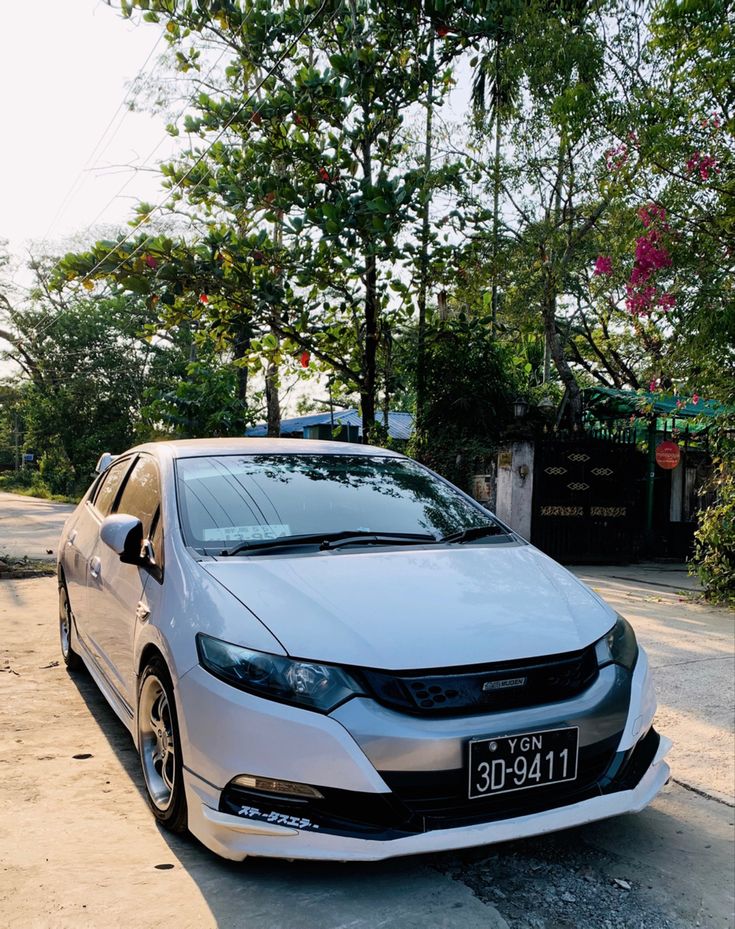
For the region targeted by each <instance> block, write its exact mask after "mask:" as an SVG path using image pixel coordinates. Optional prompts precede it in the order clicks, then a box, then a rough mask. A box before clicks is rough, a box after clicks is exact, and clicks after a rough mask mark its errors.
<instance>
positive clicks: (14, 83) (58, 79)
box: [0, 0, 172, 256]
mask: <svg viewBox="0 0 735 929" xmlns="http://www.w3.org/2000/svg"><path fill="white" fill-rule="evenodd" d="M0 22H1V27H0V28H1V29H2V32H1V33H0V35H1V38H0V87H1V88H2V91H1V92H0V118H1V119H2V126H3V128H4V130H5V131H4V133H3V135H4V140H3V141H4V144H3V146H2V148H1V149H0V169H1V171H0V177H2V178H3V188H4V189H3V191H2V196H1V197H0V240H3V239H5V240H8V241H9V248H10V250H11V252H12V253H14V254H16V255H19V256H22V255H23V254H24V252H25V250H26V248H27V247H28V245H29V244H30V243H35V245H36V247H38V246H39V245H40V244H41V243H42V242H44V241H47V242H48V243H49V244H50V245H51V246H52V247H53V245H54V243H59V242H60V241H62V240H63V239H64V238H65V237H67V236H69V235H71V234H76V233H79V232H81V231H83V230H85V229H87V228H88V226H89V225H90V223H92V222H93V221H94V220H95V218H96V217H97V216H98V214H99V213H100V211H102V215H101V216H100V217H99V219H98V220H97V222H98V223H123V222H125V221H126V220H127V219H129V218H130V215H131V212H132V206H133V204H134V202H135V201H136V200H138V199H141V198H143V199H152V200H155V199H158V197H159V196H160V194H159V190H160V188H159V186H158V181H157V179H156V176H155V175H154V174H151V173H147V172H137V173H135V172H131V171H129V170H128V171H121V170H120V169H118V168H115V167H113V166H115V165H127V164H130V163H137V164H140V163H142V162H143V161H144V159H145V158H146V156H147V155H148V154H149V153H150V152H151V150H152V149H153V148H154V147H155V146H156V145H157V143H159V142H162V145H161V147H160V148H159V149H158V151H157V152H156V156H155V160H158V159H160V158H161V157H164V156H165V155H166V154H167V153H168V152H170V151H171V146H172V142H171V141H170V140H168V139H166V138H165V132H164V128H163V124H164V120H163V118H162V117H161V116H154V115H150V114H148V113H140V112H129V111H128V109H127V107H126V106H125V105H123V106H122V107H121V104H124V101H125V100H126V98H129V88H128V84H129V82H130V81H131V80H132V79H134V78H135V77H136V75H137V74H138V72H139V70H140V68H141V66H142V65H143V64H144V63H145V62H146V59H147V58H148V56H149V54H150V52H151V50H152V49H154V46H155V49H154V51H153V55H152V57H151V58H150V60H149V65H148V67H150V65H152V64H154V63H155V61H156V59H157V57H158V55H159V54H160V53H161V52H163V51H164V50H165V48H166V44H165V42H164V41H163V39H162V38H161V30H160V27H159V26H158V25H155V24H150V23H144V24H141V25H137V26H136V25H134V24H132V23H131V22H130V21H127V20H125V19H123V18H122V17H121V15H120V13H119V12H118V11H117V10H116V9H113V8H111V7H110V6H108V5H107V3H104V2H102V0H63V2H62V0H33V3H32V4H29V3H18V2H15V3H10V2H5V3H3V4H2V19H1V21H0ZM156 43H158V44H156ZM111 121H112V122H111ZM162 140H163V141H162ZM126 181H129V184H128V186H127V187H126V189H125V190H124V191H122V193H119V191H120V188H121V187H122V185H123V184H124V183H125V182H126ZM110 201H112V202H110Z"/></svg>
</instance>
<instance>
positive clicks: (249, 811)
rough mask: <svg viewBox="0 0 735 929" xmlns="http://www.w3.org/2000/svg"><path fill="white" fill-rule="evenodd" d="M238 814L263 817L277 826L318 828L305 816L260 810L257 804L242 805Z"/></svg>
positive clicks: (247, 816) (254, 817)
mask: <svg viewBox="0 0 735 929" xmlns="http://www.w3.org/2000/svg"><path fill="white" fill-rule="evenodd" d="M237 815H238V816H244V817H245V818H246V819H261V820H263V822H266V823H275V824H276V825H277V826H292V827H293V828H294V829H318V828H319V826H317V824H316V823H313V822H312V821H311V820H310V819H306V818H305V817H303V816H289V815H288V814H287V813H277V812H276V811H275V810H270V811H269V810H259V809H258V808H257V807H255V806H241V807H240V809H239V810H238V811H237Z"/></svg>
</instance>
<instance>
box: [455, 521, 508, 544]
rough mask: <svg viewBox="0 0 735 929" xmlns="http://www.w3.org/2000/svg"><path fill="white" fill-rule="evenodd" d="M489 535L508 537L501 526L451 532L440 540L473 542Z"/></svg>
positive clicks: (478, 527)
mask: <svg viewBox="0 0 735 929" xmlns="http://www.w3.org/2000/svg"><path fill="white" fill-rule="evenodd" d="M489 535H507V533H506V531H505V529H503V528H502V527H500V526H495V525H491V526H470V528H469V529H462V530H461V531H460V532H450V534H449V535H445V536H444V537H443V538H441V539H439V541H440V542H471V541H472V540H473V539H483V538H485V536H489Z"/></svg>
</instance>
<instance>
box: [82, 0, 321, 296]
mask: <svg viewBox="0 0 735 929" xmlns="http://www.w3.org/2000/svg"><path fill="white" fill-rule="evenodd" d="M328 2H329V0H322V2H321V4H320V5H319V8H318V9H317V11H316V13H314V15H313V16H312V17H311V19H310V20H309V21H308V23H306V25H305V26H304V27H303V28H302V29H301V30H300V31H299V33H298V34H297V35H296V37H295V38H294V39H293V41H292V42H291V43H290V45H289V46H288V47H287V48H286V49H285V50H284V51H283V52H282V53H281V55H280V56H279V58H278V60H277V61H276V62H275V64H274V65H273V66H272V67H271V68H270V70H269V71H268V72H267V73H266V74H265V76H264V77H263V78H261V80H260V81H258V83H257V84H256V85H255V87H254V88H253V90H252V91H251V92H250V93H249V94H248V96H247V97H246V98H245V100H243V102H242V103H241V104H240V106H239V107H238V108H237V109H236V110H235V112H234V113H233V114H232V115H231V116H230V117H229V119H227V120H226V122H225V123H224V125H223V126H222V128H221V129H220V131H219V132H218V133H217V135H216V136H215V137H214V139H213V140H212V141H211V142H210V143H209V145H208V146H207V147H206V149H205V150H204V151H203V152H202V153H201V154H200V155H199V156H198V157H197V158H196V159H195V161H194V163H193V164H192V165H191V166H190V167H189V169H188V170H187V171H186V172H185V173H184V174H183V175H182V176H181V177H180V178H179V180H178V181H177V182H176V183H175V184H174V185H173V186H172V187H171V188H170V189H169V191H168V192H167V194H166V196H165V197H163V198H162V199H161V200H159V202H158V203H157V204H156V205H155V206H154V207H153V208H152V209H151V210H150V211H149V212H148V213H147V214H146V215H145V217H143V218H142V219H141V220H139V222H137V223H136V224H135V226H133V228H132V229H131V230H130V232H128V233H127V235H125V236H124V237H123V238H122V239H121V240H120V241H119V242H118V243H117V244H116V245H115V247H114V248H113V249H110V251H109V252H107V254H105V255H103V256H102V258H100V260H99V261H98V262H97V263H96V264H95V265H94V267H93V268H91V269H90V270H89V271H88V272H87V273H86V274H85V275H84V277H83V278H82V279H81V281H80V283H81V284H84V283H85V281H88V280H89V279H90V277H91V276H92V275H93V274H94V273H95V271H98V270H99V268H101V267H102V265H103V264H104V263H105V261H107V259H108V258H110V257H111V256H112V255H114V254H115V252H116V251H117V249H119V248H120V246H121V245H124V244H125V243H126V242H127V241H129V240H130V238H131V237H132V236H133V235H135V233H136V232H137V231H138V230H139V229H140V227H141V226H142V225H143V224H144V223H146V222H148V221H149V219H150V218H151V216H152V215H153V214H154V213H155V212H157V211H158V210H160V209H161V208H162V207H164V206H165V205H166V203H168V201H169V200H170V199H171V197H172V196H173V195H174V194H175V193H176V192H177V191H178V190H181V188H182V186H183V184H184V181H186V179H187V178H188V177H189V176H190V175H191V174H192V172H193V171H194V170H195V169H196V168H198V167H199V165H200V164H201V163H202V162H203V161H204V159H205V158H206V157H207V155H208V154H209V152H210V151H211V150H212V148H213V147H214V146H215V145H216V144H217V142H219V140H220V139H221V138H222V137H223V136H224V134H225V133H226V132H227V130H228V129H229V128H230V126H231V125H232V124H233V123H234V121H235V120H236V119H237V117H238V116H239V115H240V113H242V111H243V110H244V109H245V107H247V106H248V105H249V104H250V103H251V102H252V101H253V99H254V98H255V96H256V94H257V93H258V91H260V90H261V88H262V87H263V85H264V84H265V82H266V81H267V80H268V79H269V78H271V77H273V75H274V74H275V72H276V71H277V70H278V68H279V67H280V66H281V65H282V64H283V62H284V61H285V59H286V58H287V57H288V56H289V55H290V54H291V52H292V51H293V50H294V49H295V48H296V46H297V45H298V43H299V42H300V41H301V39H302V38H303V37H304V35H305V34H306V33H307V32H308V30H309V29H310V28H311V27H312V26H313V25H314V23H315V22H316V21H317V19H318V18H319V17H320V16H321V14H322V13H323V12H324V10H325V8H326V6H327V4H328ZM336 15H337V10H336V9H335V11H334V13H333V14H332V16H331V17H330V22H331V20H332V19H334V17H335V16H336ZM261 107H262V104H261V105H260V106H259V107H258V108H257V109H256V110H255V112H256V113H257V112H259V111H260V109H261ZM208 175H209V169H207V171H206V173H205V174H204V175H203V176H202V177H201V178H200V179H199V180H198V181H197V183H196V184H195V185H194V186H193V187H192V189H191V191H190V193H194V191H195V190H196V189H197V188H198V187H199V186H200V185H201V184H202V183H203V182H204V180H205V179H206V178H207V177H208ZM150 239H151V236H150V235H147V236H145V238H144V239H143V240H142V241H141V242H140V243H139V244H138V245H137V246H136V248H134V249H133V251H132V252H130V254H128V255H126V256H125V258H124V259H123V260H122V262H120V264H119V265H118V266H117V267H116V268H115V269H114V270H113V271H112V274H116V273H117V271H119V270H120V268H121V267H122V266H123V265H124V264H125V263H126V262H127V261H129V260H130V259H131V258H132V257H133V255H135V254H136V253H137V252H138V251H140V249H141V248H143V246H144V245H145V244H146V242H148V241H149V240H150Z"/></svg>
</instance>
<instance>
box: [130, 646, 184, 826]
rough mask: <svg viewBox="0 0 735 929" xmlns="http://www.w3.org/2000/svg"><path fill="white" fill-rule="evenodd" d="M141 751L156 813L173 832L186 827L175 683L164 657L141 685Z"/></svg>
mask: <svg viewBox="0 0 735 929" xmlns="http://www.w3.org/2000/svg"><path fill="white" fill-rule="evenodd" d="M138 752H139V754H140V763H141V766H142V768H143V777H144V779H145V787H146V794H147V796H148V803H149V805H150V807H151V809H152V810H153V814H154V816H155V817H156V819H157V820H158V821H159V822H160V824H161V825H162V826H165V827H166V829H169V830H170V831H171V832H184V831H185V830H186V822H187V812H186V795H185V793H184V782H183V777H182V764H181V739H180V737H179V721H178V717H177V715H176V704H175V702H174V692H173V684H172V683H171V675H170V674H169V672H168V668H167V667H166V665H165V664H164V662H163V660H162V659H161V658H153V659H152V660H151V661H150V662H149V663H148V664H147V665H146V667H145V670H144V671H143V673H142V674H141V676H140V685H139V688H138Z"/></svg>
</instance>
